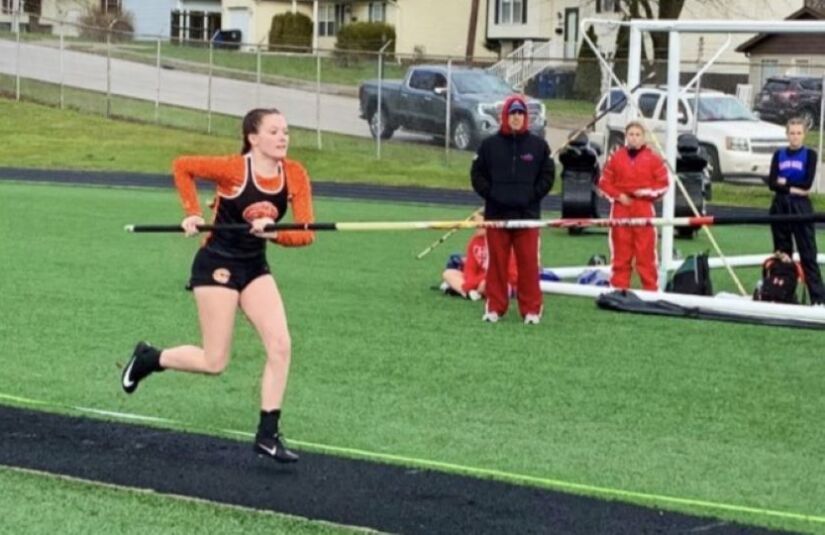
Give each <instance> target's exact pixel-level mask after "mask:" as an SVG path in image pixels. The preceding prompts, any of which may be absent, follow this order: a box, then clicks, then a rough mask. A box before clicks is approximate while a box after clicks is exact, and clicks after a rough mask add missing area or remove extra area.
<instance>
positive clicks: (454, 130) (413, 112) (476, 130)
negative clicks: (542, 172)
mask: <svg viewBox="0 0 825 535" xmlns="http://www.w3.org/2000/svg"><path fill="white" fill-rule="evenodd" d="M451 77H452V83H451V84H450V86H451V96H450V108H451V113H450V134H449V135H450V141H451V142H452V144H453V145H454V146H455V147H456V148H458V149H461V150H472V149H474V148H475V147H476V146H477V145H478V143H479V142H480V141H481V140H482V139H483V138H484V137H486V136H488V135H490V134H493V133H495V132H497V131H498V129H499V118H500V115H501V108H502V106H503V105H504V99H506V98H507V97H508V96H510V95H512V94H513V93H514V92H515V91H514V90H513V88H512V87H510V86H509V85H507V83H506V82H504V80H502V79H501V78H499V77H497V76H495V75H493V74H490V73H488V72H486V71H484V70H481V69H470V68H457V67H454V68H452V69H451ZM378 83H379V82H378V81H377V80H370V81H367V82H364V83H363V84H361V86H360V87H359V88H358V100H359V102H360V108H361V118H362V119H365V120H366V121H367V123H368V125H369V128H370V132H371V133H372V136H373V137H377V136H379V135H380V136H381V139H389V138H390V137H392V135H393V133H394V132H395V131H396V130H397V129H399V128H402V129H404V130H407V131H410V132H418V133H423V134H430V135H432V136H433V137H435V138H437V139H444V137H445V135H446V129H447V85H448V84H447V67H446V66H444V65H416V66H414V67H410V68H409V69H408V70H407V74H406V76H405V77H404V79H403V80H385V81H383V82H381V107H382V109H383V112H382V113H381V114H378V113H377V111H378ZM527 111H528V113H529V126H530V130H531V131H532V132H533V133H534V134H537V135H539V136H541V137H542V138H543V137H545V133H544V128H545V126H546V122H545V115H546V112H547V110H546V109H545V106H544V104H543V103H542V102H540V101H538V100H535V99H530V98H528V99H527ZM379 115H380V119H379ZM381 123H383V124H381Z"/></svg>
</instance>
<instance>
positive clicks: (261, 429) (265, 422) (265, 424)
mask: <svg viewBox="0 0 825 535" xmlns="http://www.w3.org/2000/svg"><path fill="white" fill-rule="evenodd" d="M280 419H281V409H275V410H274V411H261V421H260V422H259V423H258V434H259V435H263V436H267V437H271V436H273V435H276V434H278V420H280Z"/></svg>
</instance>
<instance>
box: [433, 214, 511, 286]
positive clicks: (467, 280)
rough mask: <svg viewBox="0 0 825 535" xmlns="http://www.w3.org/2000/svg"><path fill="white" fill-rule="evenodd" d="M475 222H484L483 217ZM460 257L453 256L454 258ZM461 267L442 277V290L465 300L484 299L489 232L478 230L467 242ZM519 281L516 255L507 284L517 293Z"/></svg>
mask: <svg viewBox="0 0 825 535" xmlns="http://www.w3.org/2000/svg"><path fill="white" fill-rule="evenodd" d="M473 220H474V221H483V218H482V217H481V216H477V217H475V218H473ZM457 256H459V255H453V256H452V257H451V258H450V262H451V263H452V262H453V258H454V257H457ZM461 260H462V261H461V262H460V264H459V265H451V266H448V267H447V269H445V270H444V273H443V274H442V275H441V276H442V278H443V279H444V282H443V283H442V286H441V289H442V290H443V291H445V293H447V292H448V291H450V290H452V293H454V294H456V295H460V296H461V297H464V298H465V299H470V300H471V301H477V300H479V299H481V298H482V297H484V295H485V294H486V291H487V288H486V287H487V282H486V280H485V279H486V278H487V267H488V265H489V263H488V260H489V256H488V252H487V231H486V230H485V229H484V228H478V229H476V231H475V233H473V236H472V237H471V238H470V241H468V242H467V252H466V254H465V255H464V256H463V257H462V258H461ZM517 280H518V270H517V268H516V259H515V256H514V255H510V261H509V264H508V267H507V284H508V286H509V287H510V289H511V290H512V292H510V293H514V292H515V288H516V284H517Z"/></svg>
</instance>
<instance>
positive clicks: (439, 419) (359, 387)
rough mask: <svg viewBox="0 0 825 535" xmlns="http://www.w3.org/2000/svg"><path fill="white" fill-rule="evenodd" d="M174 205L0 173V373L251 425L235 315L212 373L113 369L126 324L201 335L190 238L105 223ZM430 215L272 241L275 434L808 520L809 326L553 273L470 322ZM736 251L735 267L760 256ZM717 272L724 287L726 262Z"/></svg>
mask: <svg viewBox="0 0 825 535" xmlns="http://www.w3.org/2000/svg"><path fill="white" fill-rule="evenodd" d="M316 212H317V218H318V220H319V221H354V220H410V219H441V218H460V217H463V216H464V215H466V214H465V212H466V209H458V208H448V207H435V206H423V205H414V204H407V205H392V204H387V203H378V202H372V203H367V202H351V201H333V200H328V199H323V200H316ZM180 216H181V214H180V208H179V206H178V202H177V199H176V196H175V194H174V192H173V191H172V190H120V189H108V188H86V187H71V186H46V185H39V186H35V185H28V184H20V183H0V262H2V268H3V273H4V276H3V277H2V278H0V295H1V296H2V300H3V306H2V307H0V339H2V340H3V341H4V347H3V355H2V357H3V368H4V369H3V373H2V374H0V393H3V394H7V395H16V396H21V397H28V398H34V399H39V400H44V401H47V402H50V403H55V404H64V405H80V406H85V407H94V408H98V409H105V410H112V411H122V412H130V413H137V414H143V415H152V416H159V417H166V418H172V419H175V420H178V421H183V422H186V423H187V424H189V425H192V426H194V427H199V428H202V429H215V428H225V429H235V430H239V431H246V432H250V431H253V429H254V425H255V423H256V414H257V413H256V410H257V403H258V384H257V383H258V377H259V372H260V368H261V366H262V364H263V358H262V352H261V349H260V344H259V342H258V341H257V340H256V339H255V336H254V334H253V331H252V330H251V329H250V328H249V327H248V326H247V325H246V324H245V323H244V322H243V321H240V320H239V328H238V330H237V331H236V342H235V346H234V351H233V360H232V363H231V364H230V367H229V369H228V371H227V372H226V373H225V374H224V375H222V376H220V377H218V378H205V377H200V376H191V375H183V374H174V373H165V374H162V375H159V376H157V377H152V378H151V379H150V380H149V381H147V382H146V383H145V384H143V385H141V389H140V390H139V391H138V392H137V394H136V395H134V396H132V397H128V398H127V397H126V396H124V395H123V394H122V392H121V390H120V385H119V368H118V367H117V364H118V363H123V362H124V361H125V360H126V358H127V356H128V354H129V352H130V351H131V348H132V346H133V345H134V343H135V342H136V341H137V340H138V339H141V338H144V337H146V338H148V339H149V340H150V341H152V342H154V343H156V344H158V345H161V346H163V345H169V344H179V343H184V342H197V340H198V329H197V320H196V316H195V311H194V305H193V302H192V299H191V296H190V295H189V294H188V293H187V292H185V291H184V290H183V286H184V284H185V282H186V278H187V272H188V268H189V263H190V261H191V257H192V254H193V252H194V251H195V249H196V247H197V245H198V243H197V241H195V240H186V239H184V238H182V237H181V236H149V235H128V234H126V233H124V232H123V231H122V227H123V225H124V224H127V223H163V222H176V221H178V220H179V219H180ZM440 234H441V233H439V232H435V233H433V232H407V233H380V232H377V233H360V234H359V233H334V234H333V233H328V234H322V235H320V236H319V238H318V240H317V242H316V244H315V245H313V246H312V247H310V248H306V249H293V250H286V249H277V248H270V253H269V258H270V262H271V265H272V267H273V272H274V273H275V276H276V278H277V280H278V282H279V284H280V286H281V289H282V293H283V295H284V299H285V302H286V306H287V311H288V317H289V322H290V327H291V332H292V337H293V347H294V356H293V368H292V375H291V380H290V385H289V389H288V392H287V399H286V403H285V416H284V426H285V431H286V433H287V437H288V438H292V439H293V440H295V441H297V442H299V443H301V442H303V443H312V444H316V445H327V446H335V447H341V448H352V449H357V450H363V451H366V452H374V453H376V454H384V455H396V456H403V457H407V458H409V459H420V460H424V461H434V462H440V463H451V464H454V465H460V466H463V467H475V468H478V469H484V470H497V471H500V472H501V474H499V477H504V478H509V479H512V480H518V478H517V477H516V476H513V475H511V476H508V475H506V474H518V475H524V476H530V477H533V478H539V479H542V480H555V481H556V483H555V484H550V483H549V482H548V481H534V482H533V484H542V485H550V486H556V487H558V488H564V489H567V490H569V487H566V486H565V484H562V483H559V482H570V483H576V484H580V485H585V486H592V487H600V488H611V489H621V490H623V491H628V492H637V493H645V494H649V495H657V496H658V495H660V496H665V497H676V498H680V499H686V500H693V501H702V502H711V503H717V502H718V503H724V504H732V505H735V506H736V507H737V508H740V509H738V510H735V511H725V510H720V509H717V508H714V507H709V506H703V505H701V504H695V503H694V504H690V503H683V504H677V503H674V502H673V501H672V500H669V499H667V498H658V499H657V498H653V499H642V498H639V497H635V498H634V497H633V496H630V495H626V494H622V493H613V494H610V493H608V495H611V496H612V497H614V498H619V499H630V500H635V501H643V502H646V503H650V502H651V500H652V502H653V503H657V504H659V505H661V506H663V507H668V508H673V509H677V510H682V511H688V512H695V513H701V514H704V515H715V516H722V517H725V518H732V519H737V520H740V521H744V522H748V523H757V524H763V525H769V526H778V527H785V528H790V529H796V530H801V531H807V532H817V531H819V532H821V531H823V529H825V519H823V517H825V486H823V485H822V484H821V482H822V479H821V474H822V473H823V471H825V446H823V444H825V433H823V431H822V428H821V425H820V423H821V415H822V414H823V411H825V398H823V396H822V394H821V391H822V385H821V377H822V359H821V345H822V334H821V333H820V332H815V331H808V330H792V329H786V328H769V327H761V326H754V325H737V324H728V323H717V322H706V321H692V320H679V319H671V318H657V317H645V316H638V315H626V314H617V313H611V312H604V311H599V310H597V309H596V307H595V306H594V304H593V302H592V300H588V299H581V298H569V297H568V298H563V297H552V296H548V297H547V299H546V314H545V318H544V321H543V322H542V324H541V325H540V326H538V327H536V328H531V327H526V326H524V325H522V324H521V323H520V321H518V318H517V316H516V315H515V314H511V315H508V316H507V317H506V318H505V320H504V321H503V322H501V323H499V324H495V325H490V324H484V323H482V322H481V321H480V318H481V314H482V307H483V305H482V304H481V303H471V302H467V301H462V300H458V299H454V298H447V297H443V296H441V295H440V294H439V293H438V292H435V291H432V290H430V289H429V287H430V286H431V285H433V284H436V283H437V282H438V276H439V272H440V270H441V268H442V266H443V262H444V260H445V257H446V255H447V254H448V253H449V252H452V251H455V250H458V249H460V248H461V247H462V246H463V244H464V242H465V241H466V238H467V234H459V235H457V236H456V237H454V238H453V239H452V240H451V241H450V242H448V243H447V244H446V245H445V246H442V247H441V248H440V249H439V250H436V252H435V253H433V254H432V255H430V256H429V257H427V258H426V259H425V260H422V261H415V260H414V259H413V257H414V255H415V254H416V253H417V252H419V251H420V250H421V249H423V248H424V247H425V246H426V245H428V244H429V243H430V242H432V241H433V240H434V239H435V238H437V237H438V236H439V235H440ZM543 236H544V238H543V250H542V255H543V263H544V265H580V264H582V263H584V261H585V260H586V259H587V258H588V257H589V256H590V255H591V254H594V253H603V254H604V253H606V252H607V243H606V239H605V234H604V233H600V232H593V233H592V234H589V235H587V236H583V237H576V238H571V237H568V236H567V234H566V233H565V232H562V231H555V230H553V231H545V232H544V234H543ZM717 236H718V239H719V242H720V244H721V246H722V247H723V249H724V250H725V251H726V252H727V253H729V254H734V253H758V252H765V251H767V249H768V247H769V236H768V233H767V231H766V230H765V229H764V228H757V227H742V228H737V229H731V228H720V229H718V231H717ZM677 248H680V249H682V250H683V251H684V252H690V251H694V250H704V249H708V248H709V244H708V243H707V242H706V241H705V239H704V238H700V239H697V240H695V241H690V242H687V241H684V242H683V241H678V242H677ZM740 273H741V276H742V277H743V280H744V281H745V284H746V286H747V287H749V288H752V286H753V283H754V282H755V280H756V278H757V274H756V270H754V269H751V270H740ZM714 283H715V287H716V289H717V290H723V289H728V290H732V288H733V286H732V284H731V283H730V281H729V280H728V279H727V277H726V276H725V275H724V273H723V272H721V271H717V272H714ZM578 491H579V492H586V493H598V491H597V489H592V488H591V489H588V488H579V489H578ZM111 499H113V500H120V499H122V498H120V497H116V498H111ZM741 508H749V509H750V510H747V511H746V510H744V509H741ZM762 509H766V510H771V511H779V512H784V513H788V514H790V515H814V516H817V517H818V518H819V520H818V521H816V520H811V521H804V520H801V519H799V518H794V517H792V516H774V515H770V514H766V513H764V512H760V510H762Z"/></svg>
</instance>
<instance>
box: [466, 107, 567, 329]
mask: <svg viewBox="0 0 825 535" xmlns="http://www.w3.org/2000/svg"><path fill="white" fill-rule="evenodd" d="M527 127H528V114H527V104H526V102H525V101H524V99H523V98H522V97H520V96H517V95H514V96H511V97H509V98H508V99H507V100H506V101H505V102H504V106H503V108H502V111H501V127H500V129H499V131H498V133H496V134H494V135H492V136H489V137H488V138H486V139H485V140H484V141H482V143H481V146H479V148H478V152H477V153H476V156H475V158H474V159H473V165H472V169H471V171H470V177H471V181H472V185H473V189H474V190H475V191H476V193H478V194H479V195H480V196H481V197H482V198H483V199H484V218H485V219H486V220H490V221H496V220H510V219H539V218H540V217H541V201H542V199H543V198H544V197H545V196H546V195H547V194H548V193H549V192H550V190H551V189H552V187H553V181H554V179H555V176H556V168H555V164H554V162H553V158H552V156H551V153H550V147H549V146H548V144H547V142H546V141H545V140H544V139H542V138H540V137H539V136H536V135H534V134H531V133H530V131H529V130H528V128H527ZM487 247H488V249H489V268H488V271H487V302H486V307H485V312H484V316H483V318H482V319H484V321H489V322H496V321H498V320H499V318H501V317H502V316H503V315H504V314H505V313H506V312H507V308H508V305H509V299H508V293H507V267H508V259H509V257H510V254H511V251H512V254H514V255H515V258H516V265H517V268H518V284H517V287H516V289H517V296H518V304H519V312H520V313H521V316H522V317H523V318H524V323H526V324H536V323H538V322H539V320H540V319H541V314H542V310H543V306H542V303H543V301H542V294H541V289H540V287H539V230H538V229H493V228H491V229H487Z"/></svg>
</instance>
